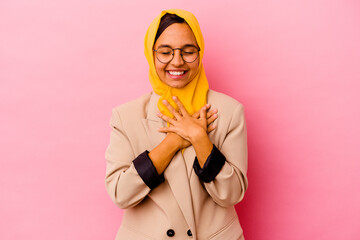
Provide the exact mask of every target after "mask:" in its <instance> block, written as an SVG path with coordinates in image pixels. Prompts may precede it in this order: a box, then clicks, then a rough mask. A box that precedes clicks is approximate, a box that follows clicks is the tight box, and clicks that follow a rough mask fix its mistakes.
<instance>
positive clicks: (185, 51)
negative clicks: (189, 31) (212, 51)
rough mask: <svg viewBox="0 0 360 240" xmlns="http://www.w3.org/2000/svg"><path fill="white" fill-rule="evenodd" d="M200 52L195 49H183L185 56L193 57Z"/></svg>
mask: <svg viewBox="0 0 360 240" xmlns="http://www.w3.org/2000/svg"><path fill="white" fill-rule="evenodd" d="M197 52H198V50H197V49H196V48H194V47H186V48H184V49H183V54H186V55H193V54H196V53H197Z"/></svg>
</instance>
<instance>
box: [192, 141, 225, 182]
mask: <svg viewBox="0 0 360 240" xmlns="http://www.w3.org/2000/svg"><path fill="white" fill-rule="evenodd" d="M225 161H226V158H225V156H224V155H223V154H222V153H221V152H220V151H219V149H217V148H216V147H215V145H213V149H212V150H211V153H210V155H209V157H208V158H207V159H206V162H205V164H204V167H203V168H201V167H200V164H199V161H198V159H197V157H195V161H194V165H193V167H194V170H195V173H196V175H198V176H199V178H200V180H201V181H203V182H206V183H208V182H211V181H213V180H214V179H215V177H216V176H217V175H218V174H219V172H220V170H221V168H222V167H223V166H224V164H225Z"/></svg>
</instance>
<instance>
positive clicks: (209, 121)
mask: <svg viewBox="0 0 360 240" xmlns="http://www.w3.org/2000/svg"><path fill="white" fill-rule="evenodd" d="M217 118H218V115H217V114H216V113H215V114H213V115H212V116H211V117H210V118H208V119H207V124H208V125H209V124H211V123H213V122H214V121H215V120H216V119H217Z"/></svg>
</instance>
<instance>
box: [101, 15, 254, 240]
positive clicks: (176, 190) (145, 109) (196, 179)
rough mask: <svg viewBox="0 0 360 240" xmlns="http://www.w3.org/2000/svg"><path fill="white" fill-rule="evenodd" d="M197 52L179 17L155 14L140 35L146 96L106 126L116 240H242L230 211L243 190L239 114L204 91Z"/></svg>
mask: <svg viewBox="0 0 360 240" xmlns="http://www.w3.org/2000/svg"><path fill="white" fill-rule="evenodd" d="M203 50H204V41H203V37H202V34H201V31H200V27H199V25H198V22H197V20H196V18H195V17H194V16H193V15H192V14H191V13H190V12H187V11H184V10H179V9H171V10H166V11H163V12H161V14H160V15H159V16H158V17H157V18H155V19H154V21H153V22H152V23H151V25H150V27H149V29H148V31H147V33H146V36H145V56H146V58H147V60H148V63H149V67H150V71H149V78H150V83H151V85H152V87H153V92H151V93H149V94H146V95H144V96H142V97H140V98H139V99H136V100H134V101H131V102H128V103H126V104H123V105H121V106H119V107H116V108H114V109H113V115H112V118H111V120H110V125H111V127H112V132H111V137H110V144H109V146H108V148H107V150H106V160H107V169H106V180H105V182H106V188H107V191H108V193H109V195H110V197H111V198H112V200H113V201H114V202H115V204H117V205H118V206H119V207H120V208H122V209H126V210H125V211H124V215H123V220H122V224H121V227H120V228H119V231H118V234H117V236H116V239H117V240H120V239H126V240H144V239H181V240H183V239H199V240H202V239H213V240H219V239H221V240H224V239H225V240H227V239H230V240H231V239H244V237H243V233H242V229H241V226H240V224H239V221H238V217H237V214H236V211H235V208H234V205H235V204H236V203H238V202H240V201H241V199H242V198H243V196H244V193H245V191H246V189H247V185H248V184H247V178H246V172H247V142H246V125H245V119H244V112H243V106H242V105H241V104H240V103H239V102H237V101H236V100H234V99H232V98H230V97H228V96H226V95H224V94H221V93H218V92H215V91H212V90H209V89H208V82H207V79H206V76H205V71H204V68H203V65H202V57H203V53H204V52H203ZM210 105H212V106H216V108H217V109H213V110H210ZM217 111H218V112H219V115H218V114H217ZM215 120H216V124H217V125H216V126H215V125H213V122H214V121H215Z"/></svg>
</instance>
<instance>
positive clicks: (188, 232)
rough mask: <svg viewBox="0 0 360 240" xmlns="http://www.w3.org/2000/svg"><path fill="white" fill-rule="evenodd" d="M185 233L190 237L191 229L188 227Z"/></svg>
mask: <svg viewBox="0 0 360 240" xmlns="http://www.w3.org/2000/svg"><path fill="white" fill-rule="evenodd" d="M186 233H187V235H188V236H189V237H192V232H191V230H190V229H189V230H187V232H186Z"/></svg>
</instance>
